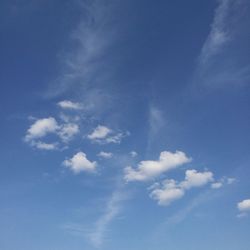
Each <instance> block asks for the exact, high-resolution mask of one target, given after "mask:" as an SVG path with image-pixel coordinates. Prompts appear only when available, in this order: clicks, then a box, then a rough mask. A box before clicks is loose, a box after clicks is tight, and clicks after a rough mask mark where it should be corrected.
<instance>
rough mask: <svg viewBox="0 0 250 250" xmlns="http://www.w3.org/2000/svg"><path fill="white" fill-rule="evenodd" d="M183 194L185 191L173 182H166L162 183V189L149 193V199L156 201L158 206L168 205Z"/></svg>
mask: <svg viewBox="0 0 250 250" xmlns="http://www.w3.org/2000/svg"><path fill="white" fill-rule="evenodd" d="M184 194H185V191H184V190H183V189H182V188H180V187H178V185H177V184H176V182H175V181H174V180H166V181H164V182H163V186H162V188H156V189H154V190H153V191H152V192H151V194H150V197H151V198H152V199H155V200H157V201H158V204H159V205H169V204H170V203H171V202H173V201H175V200H177V199H180V198H181V197H182V196H183V195H184Z"/></svg>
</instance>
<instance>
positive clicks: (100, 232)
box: [88, 190, 128, 248]
mask: <svg viewBox="0 0 250 250" xmlns="http://www.w3.org/2000/svg"><path fill="white" fill-rule="evenodd" d="M126 199H128V195H127V194H125V193H124V192H122V191H119V190H118V191H114V192H113V194H112V196H111V197H110V199H109V200H108V202H107V204H106V207H105V211H104V213H103V214H102V215H101V217H100V218H99V219H98V220H97V221H96V223H95V227H94V230H93V231H92V232H90V233H89V234H88V238H89V240H90V241H91V243H92V244H93V245H94V246H95V247H97V248H100V247H101V246H102V244H103V243H104V240H105V239H106V233H107V231H108V227H109V225H110V224H111V223H112V221H113V220H114V219H115V218H116V217H117V216H118V215H119V213H120V212H121V209H122V202H123V201H125V200H126Z"/></svg>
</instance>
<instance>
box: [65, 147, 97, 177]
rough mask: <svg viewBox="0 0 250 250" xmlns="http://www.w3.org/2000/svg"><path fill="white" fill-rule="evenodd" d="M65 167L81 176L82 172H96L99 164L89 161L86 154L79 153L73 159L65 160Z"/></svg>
mask: <svg viewBox="0 0 250 250" xmlns="http://www.w3.org/2000/svg"><path fill="white" fill-rule="evenodd" d="M63 165H64V166H66V167H68V168H69V169H70V170H72V171H73V172H74V173H75V174H79V173H80V172H94V171H95V170H96V166H97V163H96V162H95V161H93V162H91V161H90V160H88V158H87V155H86V154H85V153H84V152H78V153H76V154H75V155H74V156H73V157H72V158H70V159H66V160H64V161H63Z"/></svg>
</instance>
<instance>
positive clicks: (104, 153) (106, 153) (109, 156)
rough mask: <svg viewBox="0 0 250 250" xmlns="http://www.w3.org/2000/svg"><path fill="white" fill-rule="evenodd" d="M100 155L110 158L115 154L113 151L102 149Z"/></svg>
mask: <svg viewBox="0 0 250 250" xmlns="http://www.w3.org/2000/svg"><path fill="white" fill-rule="evenodd" d="M98 156H99V157H102V158H105V159H110V158H112V157H113V154H112V153H111V152H104V151H101V152H100V153H99V154H98Z"/></svg>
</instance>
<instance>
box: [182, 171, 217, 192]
mask: <svg viewBox="0 0 250 250" xmlns="http://www.w3.org/2000/svg"><path fill="white" fill-rule="evenodd" d="M212 181H213V173H212V172H209V171H206V172H197V170H195V169H192V170H187V171H186V177H185V180H184V181H183V182H181V183H180V186H181V187H182V188H184V189H190V188H192V187H200V186H204V185H206V184H207V183H209V182H212Z"/></svg>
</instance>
